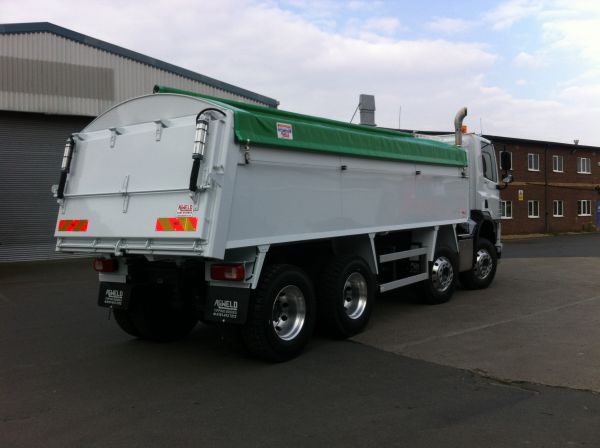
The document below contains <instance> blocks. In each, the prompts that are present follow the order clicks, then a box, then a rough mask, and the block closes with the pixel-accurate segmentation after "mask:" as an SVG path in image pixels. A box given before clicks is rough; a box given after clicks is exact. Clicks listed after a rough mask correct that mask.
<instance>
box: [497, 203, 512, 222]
mask: <svg viewBox="0 0 600 448" xmlns="http://www.w3.org/2000/svg"><path fill="white" fill-rule="evenodd" d="M500 217H501V218H502V219H512V201H500Z"/></svg>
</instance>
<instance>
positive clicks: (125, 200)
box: [121, 174, 129, 213]
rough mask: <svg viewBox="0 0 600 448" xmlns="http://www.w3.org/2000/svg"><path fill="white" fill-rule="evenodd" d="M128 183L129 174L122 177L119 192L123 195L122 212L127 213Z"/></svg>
mask: <svg viewBox="0 0 600 448" xmlns="http://www.w3.org/2000/svg"><path fill="white" fill-rule="evenodd" d="M128 185H129V174H128V175H126V176H125V178H124V179H123V186H122V187H121V194H122V195H123V213H127V208H128V207H129V193H128V192H127V186H128Z"/></svg>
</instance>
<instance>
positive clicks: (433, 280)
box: [421, 247, 458, 305]
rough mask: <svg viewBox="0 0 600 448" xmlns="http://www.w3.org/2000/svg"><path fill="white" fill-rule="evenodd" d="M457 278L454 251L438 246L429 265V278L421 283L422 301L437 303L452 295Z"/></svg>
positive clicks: (443, 301)
mask: <svg viewBox="0 0 600 448" xmlns="http://www.w3.org/2000/svg"><path fill="white" fill-rule="evenodd" d="M457 278H458V259H457V256H456V253H455V252H453V251H452V250H450V249H448V248H447V247H438V248H437V250H436V251H435V256H434V257H433V263H430V266H429V278H428V279H427V280H425V281H424V282H423V283H422V284H421V298H422V300H423V302H424V303H427V304H430V305H437V304H439V303H445V302H447V301H448V300H450V298H451V297H452V294H454V290H455V289H456V283H457Z"/></svg>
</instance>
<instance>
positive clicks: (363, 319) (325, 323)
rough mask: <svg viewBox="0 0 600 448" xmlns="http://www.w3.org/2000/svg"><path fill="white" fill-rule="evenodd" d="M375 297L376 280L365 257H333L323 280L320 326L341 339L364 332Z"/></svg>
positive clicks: (320, 293)
mask: <svg viewBox="0 0 600 448" xmlns="http://www.w3.org/2000/svg"><path fill="white" fill-rule="evenodd" d="M374 298H375V280H374V278H373V275H372V274H371V270H370V268H369V266H368V265H367V263H366V262H365V261H364V260H363V259H362V258H360V257H356V256H351V257H342V258H337V259H335V260H333V261H332V262H331V263H330V264H329V265H328V266H327V267H326V268H325V270H324V272H323V274H322V276H321V279H320V282H319V290H318V302H317V304H318V309H319V316H318V317H319V319H318V322H319V327H320V328H321V329H322V330H323V331H324V332H326V333H328V334H330V335H332V336H334V337H337V338H347V337H350V336H353V335H355V334H358V333H360V332H361V331H362V330H363V329H364V328H365V326H366V325H367V323H368V322H369V318H370V317H371V310H372V308H373V302H374Z"/></svg>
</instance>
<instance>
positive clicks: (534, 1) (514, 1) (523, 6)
mask: <svg viewBox="0 0 600 448" xmlns="http://www.w3.org/2000/svg"><path fill="white" fill-rule="evenodd" d="M543 4H544V2H543V1H542V0H509V1H506V2H504V3H501V4H500V5H498V6H497V7H496V8H494V9H493V10H491V11H489V12H488V13H486V14H484V16H483V19H484V21H485V22H488V23H490V24H491V25H492V28H493V29H495V30H504V29H507V28H510V27H511V26H512V25H513V24H514V23H516V22H518V21H519V20H522V19H525V18H527V17H531V16H534V15H537V14H539V13H540V12H542V7H543Z"/></svg>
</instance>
